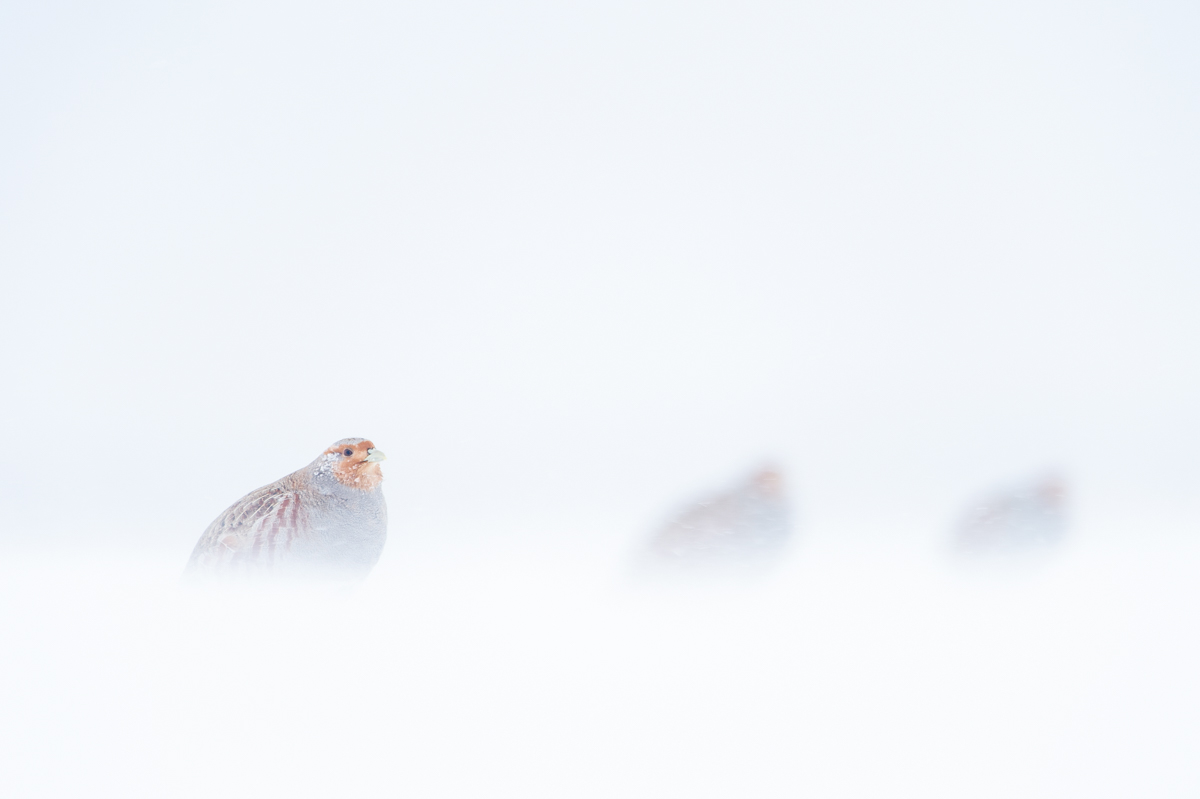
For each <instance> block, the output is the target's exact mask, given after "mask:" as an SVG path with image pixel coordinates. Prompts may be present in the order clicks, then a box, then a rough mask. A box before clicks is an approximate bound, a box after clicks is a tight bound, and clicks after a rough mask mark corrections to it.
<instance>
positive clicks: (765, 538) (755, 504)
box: [646, 467, 791, 564]
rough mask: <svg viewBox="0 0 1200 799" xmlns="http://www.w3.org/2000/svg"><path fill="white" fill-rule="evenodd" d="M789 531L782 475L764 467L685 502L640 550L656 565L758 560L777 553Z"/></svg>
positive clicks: (788, 516)
mask: <svg viewBox="0 0 1200 799" xmlns="http://www.w3.org/2000/svg"><path fill="white" fill-rule="evenodd" d="M790 534H791V519H790V512H789V509H788V502H787V498H786V497H785V495H784V490H783V478H782V476H781V475H780V473H779V472H778V471H777V470H776V469H774V468H771V467H764V468H762V469H759V470H758V471H756V472H754V473H752V474H750V475H749V476H747V477H746V478H745V479H743V480H742V481H740V482H739V483H738V484H736V485H735V486H733V487H732V488H731V489H729V490H727V491H725V492H723V493H720V494H715V495H711V496H708V497H705V498H702V499H700V500H699V501H696V502H693V503H691V504H690V505H688V506H686V507H685V508H684V509H683V510H682V511H681V512H680V513H678V514H677V515H676V516H675V517H674V518H672V519H671V520H670V521H668V522H667V524H666V525H664V526H663V527H662V528H660V529H659V530H658V531H657V532H656V533H655V535H654V536H653V537H652V538H651V540H650V543H649V547H648V552H647V553H646V554H647V555H649V556H650V559H651V560H653V561H657V562H658V563H660V564H671V563H677V564H717V563H738V562H743V563H744V562H746V561H750V560H756V561H763V560H769V559H771V558H773V557H774V556H775V555H777V554H778V552H779V551H780V550H781V549H782V548H783V546H784V545H785V544H786V543H787V540H788V538H789V536H790Z"/></svg>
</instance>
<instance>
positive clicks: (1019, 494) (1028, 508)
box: [953, 475, 1067, 553]
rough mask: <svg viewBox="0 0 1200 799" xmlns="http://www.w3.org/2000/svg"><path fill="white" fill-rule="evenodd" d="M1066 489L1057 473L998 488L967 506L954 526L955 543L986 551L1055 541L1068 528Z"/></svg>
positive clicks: (962, 549) (964, 549) (968, 549)
mask: <svg viewBox="0 0 1200 799" xmlns="http://www.w3.org/2000/svg"><path fill="white" fill-rule="evenodd" d="M1066 493H1067V492H1066V485H1065V484H1064V482H1063V480H1062V479H1061V478H1060V477H1059V476H1058V475H1048V476H1044V477H1040V478H1038V479H1035V480H1030V481H1028V482H1026V483H1024V484H1019V485H1016V486H1013V487H1009V488H1006V489H1002V490H999V491H996V492H994V493H993V494H991V495H989V496H987V497H985V498H984V499H983V500H982V501H980V502H977V503H976V504H974V505H972V506H971V507H970V508H969V509H968V510H967V512H966V514H964V516H963V518H962V519H961V520H960V521H959V523H958V524H957V526H956V527H955V528H954V534H953V543H954V547H955V549H957V550H958V551H960V552H968V553H986V552H1005V551H1019V550H1028V549H1033V548H1038V547H1044V546H1047V545H1052V544H1056V543H1058V542H1059V541H1061V540H1062V539H1063V537H1064V536H1065V534H1066V529H1067V516H1066Z"/></svg>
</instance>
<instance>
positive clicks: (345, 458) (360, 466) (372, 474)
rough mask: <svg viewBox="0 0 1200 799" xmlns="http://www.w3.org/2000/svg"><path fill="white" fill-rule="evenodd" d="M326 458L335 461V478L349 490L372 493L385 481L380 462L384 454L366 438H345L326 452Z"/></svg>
mask: <svg viewBox="0 0 1200 799" xmlns="http://www.w3.org/2000/svg"><path fill="white" fill-rule="evenodd" d="M324 456H325V457H326V458H329V459H330V460H332V461H333V469H332V471H333V476H334V477H335V478H337V481H338V482H339V483H341V484H342V485H344V486H346V487H348V488H357V489H361V490H362V491H370V490H372V489H373V488H375V487H376V486H378V485H379V484H380V483H381V482H382V481H383V472H382V471H381V470H380V468H379V462H380V461H381V460H383V453H382V452H380V451H379V450H378V449H376V448H375V444H374V443H373V442H372V441H370V440H369V439H366V438H343V439H342V440H340V441H337V442H334V443H333V444H331V445H330V446H329V448H328V449H327V450H325V453H324Z"/></svg>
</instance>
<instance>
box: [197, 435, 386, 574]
mask: <svg viewBox="0 0 1200 799" xmlns="http://www.w3.org/2000/svg"><path fill="white" fill-rule="evenodd" d="M385 458H386V456H385V455H384V454H383V453H382V452H381V451H379V450H378V449H376V448H375V445H374V444H372V443H371V442H370V441H368V440H366V439H363V438H344V439H342V440H341V441H338V442H337V443H335V444H333V445H332V446H330V447H329V448H328V449H326V450H325V451H324V452H323V453H321V455H320V456H319V457H318V458H317V459H316V460H315V461H313V462H312V463H310V464H309V465H308V466H305V467H304V468H303V469H300V470H299V471H295V472H292V473H291V474H289V475H288V476H286V477H283V478H280V479H279V480H276V481H275V482H274V483H271V484H270V485H268V486H264V487H263V488H260V489H258V490H257V491H252V492H251V493H249V494H247V495H246V496H244V497H242V498H241V499H239V500H238V501H237V502H235V503H234V504H233V505H231V506H230V507H229V508H228V509H226V510H225V512H224V513H222V514H221V515H220V516H218V517H217V518H216V519H215V520H214V521H213V523H212V524H210V525H209V526H208V529H207V530H205V531H204V535H202V536H201V537H200V540H199V542H197V544H196V548H195V550H193V552H192V557H191V560H189V561H188V565H187V570H186V573H187V574H208V575H221V576H231V575H267V574H270V575H273V576H287V577H295V576H305V577H314V576H316V577H333V578H337V579H349V580H353V579H362V578H365V577H366V576H367V574H368V573H369V572H370V571H371V568H372V567H373V566H374V565H375V562H376V561H377V560H379V555H380V553H381V552H382V551H383V544H384V541H385V540H386V538H387V505H386V503H385V502H384V499H383V489H382V483H383V472H382V471H381V470H380V468H379V463H380V461H382V460H384V459H385Z"/></svg>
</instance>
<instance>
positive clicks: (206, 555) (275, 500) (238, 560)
mask: <svg viewBox="0 0 1200 799" xmlns="http://www.w3.org/2000/svg"><path fill="white" fill-rule="evenodd" d="M306 515H307V512H306V508H305V506H304V502H303V500H302V497H301V495H300V493H299V492H297V491H295V490H294V489H289V488H284V487H282V486H277V485H276V486H267V487H266V488H260V489H259V490H257V491H255V492H253V493H251V494H247V495H246V496H245V497H243V498H242V499H240V500H239V501H238V502H237V503H236V504H234V505H233V506H232V507H230V508H229V509H228V510H226V511H225V512H224V513H222V514H221V515H220V516H219V517H217V519H216V521H214V522H213V523H212V524H210V525H209V527H208V529H207V530H205V531H204V535H203V536H201V537H200V541H199V542H198V543H197V544H196V549H195V550H194V551H193V552H192V558H191V560H190V561H188V569H189V570H193V569H197V568H199V569H203V570H205V571H209V570H214V569H215V570H217V571H240V570H243V569H246V570H249V569H258V568H270V566H271V565H272V564H273V563H275V562H276V561H277V560H279V559H281V558H285V557H286V556H287V553H288V551H289V550H290V549H291V546H292V544H293V543H294V541H295V539H296V536H297V535H298V533H299V531H300V530H302V529H304V526H305V523H306Z"/></svg>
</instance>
